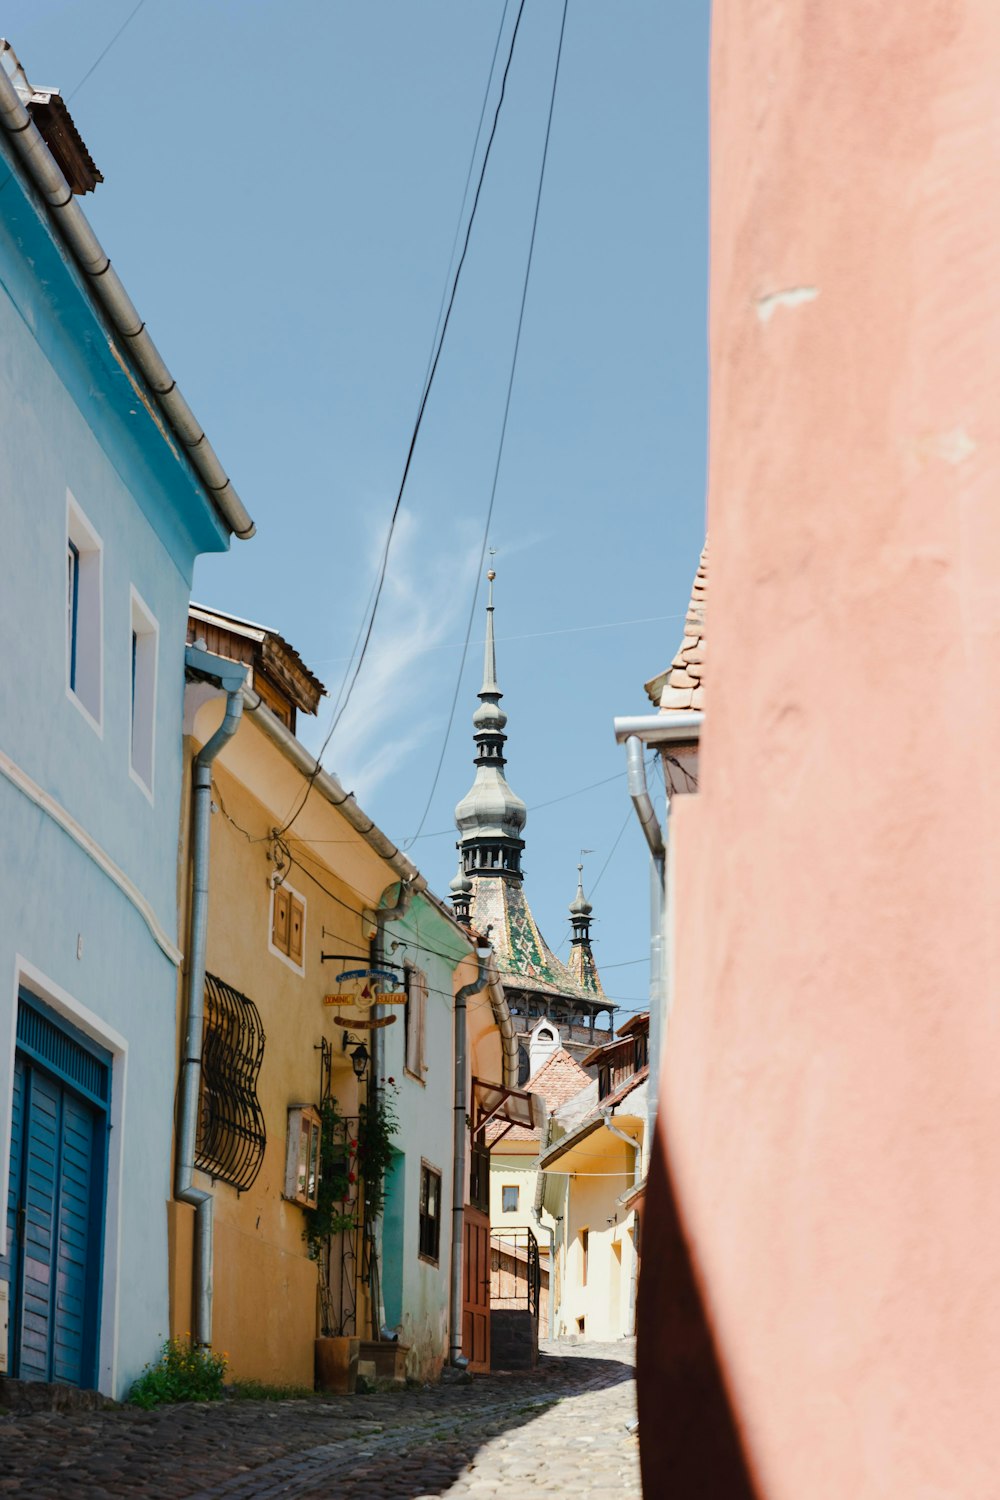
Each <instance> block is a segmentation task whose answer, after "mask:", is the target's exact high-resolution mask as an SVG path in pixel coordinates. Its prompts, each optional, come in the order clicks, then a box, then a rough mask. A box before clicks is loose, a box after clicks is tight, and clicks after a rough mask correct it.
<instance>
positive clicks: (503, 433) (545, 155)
mask: <svg viewBox="0 0 1000 1500" xmlns="http://www.w3.org/2000/svg"><path fill="white" fill-rule="evenodd" d="M568 7H569V0H563V11H562V22H561V24H560V27H559V46H558V49H557V51H556V65H555V69H554V70H553V74H552V93H551V95H550V98H549V115H548V120H547V121H546V125H545V145H544V147H543V149H542V165H541V169H540V171H539V174H538V190H537V192H536V194H535V213H534V218H533V219H532V223H531V240H530V242H529V244H528V260H527V264H526V265H525V268H524V285H523V287H522V288H521V307H520V311H519V312H518V316H517V335H516V337H515V339H514V354H513V357H512V359H511V362H510V376H509V378H508V380H507V398H506V401H505V402H504V409H503V422H502V423H501V426H500V442H499V445H498V447H497V457H496V464H495V466H494V469H493V484H492V487H491V489H490V503H489V505H488V507H487V510H486V525H485V527H484V528H483V542H482V546H481V547H480V549H479V563H478V566H477V568H476V586H475V588H474V590H473V594H472V607H471V609H470V610H469V623H468V625H467V626H466V631H465V644H464V645H463V647H462V659H461V661H460V663H459V667H458V675H457V677H456V679H455V691H454V693H453V694H452V699H451V708H450V710H449V713H448V723H447V725H446V726H445V731H444V739H443V741H442V744H441V754H440V755H439V756H438V763H437V768H436V769H435V772H434V780H433V781H432V782H431V789H430V792H429V794H428V797H427V802H426V804H425V806H424V810H423V813H422V815H421V818H420V822H419V824H418V825H417V831H416V833H414V834H413V835H412V836H411V837H410V838H409V839H407V840H406V842H405V843H404V844H403V848H404V849H409V848H410V846H411V845H412V844H413V843H415V842H416V840H417V839H418V838H419V837H420V835H421V832H422V830H423V826H424V823H425V822H426V821H427V814H428V813H429V812H430V810H431V803H432V802H433V800H434V793H435V792H436V791H437V785H438V781H439V779H440V776H441V767H442V766H443V765H444V757H445V752H446V751H447V748H448V740H449V738H450V736H451V730H452V725H453V724H454V722H455V709H456V707H457V705H458V694H459V691H460V689H461V685H462V674H463V672H464V671H465V661H466V657H467V656H468V652H469V640H470V638H471V636H472V625H473V621H474V619H475V613H476V601H477V599H478V598H479V587H480V583H481V581H482V572H483V559H484V558H485V556H486V546H487V542H488V541H489V534H490V522H491V521H492V519H493V505H494V502H495V501H496V495H497V482H498V480H499V478H500V465H501V463H502V461H503V452H504V443H505V440H506V437H507V419H508V417H509V416H510V401H511V395H512V394H513V390H514V376H515V374H516V372H517V356H518V352H519V350H520V348H521V330H522V328H523V327H524V308H525V303H526V302H527V300H528V285H529V282H530V280H531V266H532V262H533V260H534V255H535V236H536V234H537V232H538V212H539V209H540V208H541V204H542V188H543V186H544V184H545V167H546V163H547V162H548V159H549V140H550V137H551V135H552V116H553V113H554V111H555V104H556V89H557V87H558V84H559V64H560V62H561V60H562V49H563V37H564V36H565V34H566V12H567V9H568ZM518 19H519V20H520V15H518Z"/></svg>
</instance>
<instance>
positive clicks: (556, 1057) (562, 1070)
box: [486, 1047, 591, 1145]
mask: <svg viewBox="0 0 1000 1500" xmlns="http://www.w3.org/2000/svg"><path fill="white" fill-rule="evenodd" d="M590 1082H591V1077H590V1074H589V1073H585V1072H584V1070H583V1068H581V1067H580V1064H579V1063H578V1062H577V1061H576V1060H575V1059H574V1058H572V1057H570V1055H569V1053H568V1052H567V1051H566V1049H565V1047H557V1048H556V1050H555V1052H553V1053H552V1055H551V1057H547V1058H546V1059H545V1061H544V1062H543V1063H542V1066H541V1067H540V1068H539V1069H538V1072H537V1073H534V1074H533V1075H532V1076H531V1077H530V1078H529V1079H528V1081H527V1083H526V1084H525V1085H524V1087H525V1088H526V1089H527V1090H528V1091H529V1093H532V1094H540V1095H541V1097H542V1098H543V1099H544V1100H545V1103H546V1106H547V1107H548V1111H549V1114H554V1113H555V1111H556V1110H557V1109H558V1108H559V1106H560V1105H562V1104H567V1103H568V1102H569V1100H570V1099H575V1098H576V1096H577V1094H578V1093H579V1092H580V1090H581V1089H585V1088H586V1087H587V1084H588V1083H590ZM503 1129H504V1125H503V1123H502V1122H501V1121H497V1122H496V1124H495V1125H487V1127H486V1139H487V1141H489V1142H491V1143H492V1142H493V1141H494V1140H496V1138H497V1136H498V1135H499V1134H500V1132H501V1131H502V1130H503ZM503 1139H504V1141H537V1140H538V1131H537V1130H531V1129H529V1128H528V1126H527V1125H512V1126H511V1128H510V1130H508V1131H507V1133H506V1134H505V1136H504V1138H503ZM502 1144H503V1142H501V1145H502Z"/></svg>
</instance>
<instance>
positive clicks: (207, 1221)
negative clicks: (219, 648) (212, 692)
mask: <svg viewBox="0 0 1000 1500" xmlns="http://www.w3.org/2000/svg"><path fill="white" fill-rule="evenodd" d="M199 655H200V656H201V657H204V656H205V653H199ZM221 665H222V663H221V662H220V666H221ZM226 665H228V666H229V667H230V669H232V668H233V667H234V666H235V664H234V663H227V664H226ZM244 680H245V669H240V670H239V672H238V675H236V677H235V681H234V677H233V676H232V675H229V674H227V675H226V676H225V677H223V678H222V686H223V687H224V688H225V691H226V713H225V717H224V719H223V720H222V723H221V724H220V725H219V727H218V729H217V730H216V731H215V733H214V734H213V735H212V738H211V739H210V740H209V741H208V744H207V745H204V746H203V747H202V749H201V750H200V751H199V753H198V754H197V756H196V757H195V762H194V774H193V792H192V801H193V808H192V831H191V845H192V874H191V925H190V938H189V940H188V971H187V1024H186V1028H185V1037H184V1055H183V1057H182V1059H181V1078H180V1106H179V1113H178V1121H177V1159H176V1166H175V1178H174V1197H175V1198H177V1199H179V1201H180V1202H181V1203H190V1204H191V1205H192V1206H193V1208H194V1210H195V1231H194V1267H193V1299H194V1337H195V1342H196V1343H198V1344H203V1345H206V1346H208V1345H210V1344H211V1342H212V1228H213V1217H214V1216H213V1206H214V1200H213V1198H212V1194H211V1192H210V1191H207V1190H206V1189H204V1188H198V1187H195V1185H194V1158H195V1148H196V1143H197V1135H198V1100H199V1095H200V1092H201V1054H202V1040H203V1031H204V1023H205V948H206V940H207V936H208V868H209V821H210V817H211V808H212V762H213V761H214V760H215V758H216V756H217V755H218V754H219V752H220V750H222V748H223V746H225V745H226V744H228V742H229V741H230V740H231V739H232V737H233V735H234V734H235V733H236V731H237V729H238V728H239V724H240V719H241V718H242V716H243V683H244Z"/></svg>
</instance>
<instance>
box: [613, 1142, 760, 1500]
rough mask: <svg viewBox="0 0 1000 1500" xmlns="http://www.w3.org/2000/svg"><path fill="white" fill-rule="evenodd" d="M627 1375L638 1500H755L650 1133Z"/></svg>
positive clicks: (661, 1159)
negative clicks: (635, 1406) (641, 1498)
mask: <svg viewBox="0 0 1000 1500" xmlns="http://www.w3.org/2000/svg"><path fill="white" fill-rule="evenodd" d="M642 1229H643V1243H642V1273H641V1275H640V1278H639V1304H638V1319H637V1327H638V1342H637V1349H636V1376H637V1380H638V1400H639V1449H640V1455H641V1459H642V1492H643V1494H644V1495H646V1496H647V1497H648V1500H688V1497H689V1496H690V1500H706V1497H707V1496H713V1497H715V1496H718V1497H720V1500H722V1497H725V1500H762V1497H761V1495H760V1492H759V1491H758V1489H757V1488H756V1486H755V1485H754V1482H753V1480H752V1478H751V1475H750V1468H749V1465H748V1464H747V1461H746V1457H745V1455H744V1452H743V1445H742V1442H741V1440H740V1435H739V1430H738V1427H737V1422H736V1417H735V1414H734V1412H733V1409H732V1407H731V1405H730V1402H729V1396H728V1394H727V1391H726V1383H725V1379H724V1376H723V1371H722V1368H721V1365H720V1362H719V1357H718V1352H717V1350H716V1347H715V1339H714V1338H713V1335H712V1330H711V1328H710V1326H709V1321H708V1317H707V1315H706V1311H705V1306H704V1303H703V1302H702V1298H701V1292H700V1290H699V1287H698V1280H697V1277H696V1275H695V1270H694V1267H693V1265H692V1263H691V1256H690V1253H689V1250H688V1245H687V1241H686V1239H685V1236H684V1231H683V1228H682V1225H681V1215H680V1210H679V1208H678V1204H677V1198H676V1194H675V1192H674V1184H673V1179H672V1177H671V1174H670V1168H669V1163H668V1160H667V1153H666V1151H665V1150H664V1147H663V1139H662V1136H661V1134H660V1132H659V1131H657V1133H656V1140H655V1142H654V1145H653V1157H652V1161H651V1163H650V1169H649V1187H648V1189H647V1192H646V1211H645V1214H644V1216H643V1226H642Z"/></svg>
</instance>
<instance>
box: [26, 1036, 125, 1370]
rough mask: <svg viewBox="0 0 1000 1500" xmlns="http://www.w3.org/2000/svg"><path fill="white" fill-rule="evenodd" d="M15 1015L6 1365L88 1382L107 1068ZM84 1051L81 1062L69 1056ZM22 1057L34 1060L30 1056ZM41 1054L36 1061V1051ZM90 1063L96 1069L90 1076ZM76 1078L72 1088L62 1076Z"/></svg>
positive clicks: (93, 1353)
mask: <svg viewBox="0 0 1000 1500" xmlns="http://www.w3.org/2000/svg"><path fill="white" fill-rule="evenodd" d="M21 1019H22V1018H21V1015H19V1024H18V1040H19V1042H23V1043H24V1046H23V1048H22V1047H19V1048H18V1051H17V1054H16V1058H15V1068H14V1107H13V1125H14V1128H13V1131H12V1137H11V1147H12V1149H11V1171H10V1181H9V1185H8V1194H7V1223H8V1249H9V1256H10V1269H9V1275H10V1287H11V1306H10V1334H9V1351H8V1369H9V1371H10V1373H11V1375H13V1376H16V1377H18V1378H20V1379H21V1380H47V1381H59V1382H61V1383H64V1384H67V1385H83V1386H92V1385H95V1384H96V1380H97V1347H98V1331H99V1322H100V1319H99V1304H100V1287H101V1265H100V1263H101V1255H102V1244H103V1221H104V1200H105V1191H104V1187H105V1182H104V1179H105V1170H106V1169H105V1163H106V1150H105V1146H106V1138H107V1108H106V1103H105V1102H104V1101H102V1100H101V1099H100V1098H88V1097H87V1093H89V1092H90V1089H89V1088H88V1087H87V1085H88V1084H92V1083H93V1082H94V1081H95V1077H96V1081H97V1083H98V1087H99V1090H101V1091H103V1092H104V1093H105V1094H106V1093H107V1085H108V1082H109V1077H107V1076H104V1075H109V1074H110V1069H108V1068H106V1067H101V1065H100V1061H99V1059H97V1058H96V1057H95V1055H94V1052H93V1051H92V1050H90V1049H80V1048H79V1046H78V1044H76V1043H75V1042H74V1039H73V1038H72V1037H70V1036H68V1035H67V1034H66V1032H65V1031H63V1030H61V1029H60V1028H59V1027H57V1026H55V1025H53V1023H52V1022H51V1021H49V1020H48V1019H47V1018H46V1017H44V1016H42V1015H41V1014H40V1013H39V1012H38V1011H32V1012H30V1013H29V1015H28V1021H27V1024H26V1025H25V1026H23V1027H22V1025H21ZM81 1050H82V1051H83V1052H84V1057H83V1058H82V1059H81V1058H80V1057H79V1056H78V1053H79V1051H81ZM32 1053H34V1054H36V1055H34V1056H33V1055H32ZM39 1053H42V1054H46V1053H47V1054H50V1056H49V1057H48V1058H47V1059H46V1062H42V1061H39V1057H38V1055H37V1054H39ZM95 1063H97V1069H96V1073H95V1066H94V1065H95ZM64 1070H65V1071H66V1072H69V1073H70V1074H72V1073H74V1072H76V1073H82V1074H83V1075H84V1079H83V1081H82V1083H81V1084H80V1086H78V1087H74V1085H73V1083H71V1082H68V1081H67V1079H66V1078H65V1077H60V1076H59V1073H60V1072H62V1071H64Z"/></svg>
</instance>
